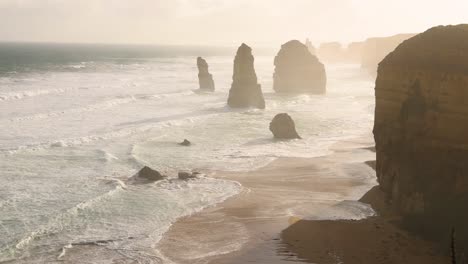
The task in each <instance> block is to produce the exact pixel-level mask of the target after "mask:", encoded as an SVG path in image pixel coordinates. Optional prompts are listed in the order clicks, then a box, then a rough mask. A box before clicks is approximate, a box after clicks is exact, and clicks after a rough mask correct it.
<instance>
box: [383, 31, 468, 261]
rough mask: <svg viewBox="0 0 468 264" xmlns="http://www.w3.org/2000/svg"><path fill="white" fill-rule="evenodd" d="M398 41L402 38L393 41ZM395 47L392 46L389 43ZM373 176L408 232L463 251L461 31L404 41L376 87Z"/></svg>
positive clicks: (466, 86) (465, 78)
mask: <svg viewBox="0 0 468 264" xmlns="http://www.w3.org/2000/svg"><path fill="white" fill-rule="evenodd" d="M400 40H401V38H400ZM395 41H396V40H395ZM375 93H376V108H375V125H374V137H375V143H376V151H377V163H376V171H377V177H378V181H379V184H380V188H381V190H382V191H383V192H384V193H385V194H386V200H387V202H388V203H389V204H391V206H392V207H393V208H394V210H396V211H397V212H398V214H400V215H401V216H403V219H404V222H405V225H406V226H407V227H408V228H411V229H412V230H414V231H416V232H418V233H419V234H421V235H424V236H426V237H428V238H432V239H435V240H436V241H438V242H441V244H442V245H444V246H445V247H449V245H450V240H451V239H452V238H451V231H452V229H454V230H455V234H456V242H457V243H456V244H457V247H458V248H457V251H458V252H467V250H468V225H467V224H466V223H467V222H468V210H466V209H467V204H468V162H467V161H468V136H467V135H468V104H467V102H468V25H458V26H445V27H444V26H440V27H435V28H432V29H429V30H428V31H426V32H424V33H422V34H419V35H417V36H415V37H413V38H410V39H408V40H406V41H404V42H403V43H402V44H401V45H399V46H398V47H397V48H396V50H395V51H394V52H392V53H390V54H389V55H388V56H387V57H386V58H385V59H384V60H383V61H382V62H381V63H380V64H379V68H378V76H377V81H376V87H375Z"/></svg>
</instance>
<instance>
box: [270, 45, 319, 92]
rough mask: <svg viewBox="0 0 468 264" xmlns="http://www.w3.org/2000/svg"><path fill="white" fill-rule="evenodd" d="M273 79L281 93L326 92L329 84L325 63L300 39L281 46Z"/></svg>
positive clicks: (274, 85)
mask: <svg viewBox="0 0 468 264" xmlns="http://www.w3.org/2000/svg"><path fill="white" fill-rule="evenodd" d="M273 80H274V83H273V89H274V90H275V91H276V92H280V93H325V91H326V84H327V77H326V73H325V67H324V65H323V64H322V63H321V62H320V61H319V60H318V58H317V57H316V56H314V55H312V54H311V53H310V52H309V50H308V49H307V46H306V45H304V44H302V43H301V42H300V41H298V40H291V41H289V42H287V43H286V44H284V45H282V46H281V50H280V51H279V52H278V55H277V56H276V57H275V73H274V75H273Z"/></svg>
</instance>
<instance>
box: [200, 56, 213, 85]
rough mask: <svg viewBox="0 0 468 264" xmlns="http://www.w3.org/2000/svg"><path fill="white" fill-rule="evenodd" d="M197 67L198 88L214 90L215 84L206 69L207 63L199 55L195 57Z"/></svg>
mask: <svg viewBox="0 0 468 264" xmlns="http://www.w3.org/2000/svg"><path fill="white" fill-rule="evenodd" d="M197 67H198V83H199V84H200V90H204V91H214V90H215V85H214V81H213V75H211V74H210V73H209V71H208V63H207V62H206V60H204V59H203V58H201V57H198V58H197Z"/></svg>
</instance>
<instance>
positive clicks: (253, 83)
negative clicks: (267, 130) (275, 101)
mask: <svg viewBox="0 0 468 264" xmlns="http://www.w3.org/2000/svg"><path fill="white" fill-rule="evenodd" d="M228 105H229V106H230V107H234V108H243V107H255V108H260V109H264V108H265V100H264V98H263V93H262V88H261V86H260V84H258V83H257V74H256V73H255V68H254V57H253V55H252V49H251V48H250V47H249V46H247V45H245V44H244V43H243V44H242V45H241V46H240V47H239V49H238V50H237V54H236V58H235V59H234V74H233V76H232V86H231V90H229V98H228Z"/></svg>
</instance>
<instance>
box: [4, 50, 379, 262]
mask: <svg viewBox="0 0 468 264" xmlns="http://www.w3.org/2000/svg"><path fill="white" fill-rule="evenodd" d="M70 50H75V51H74V52H70ZM253 52H254V55H255V67H256V71H257V75H258V77H259V83H261V84H262V88H263V92H264V94H265V99H266V105H267V108H266V109H265V110H253V109H243V110H233V109H229V108H228V107H226V99H227V93H228V90H229V88H230V85H231V82H232V70H233V69H232V61H233V56H234V53H235V49H229V48H220V49H214V50H213V49H210V48H199V49H196V48H188V49H187V48H182V47H164V48H161V47H160V48H155V47H151V48H142V47H122V46H113V48H109V47H104V46H73V45H65V46H61V45H46V44H41V45H37V46H35V45H33V44H27V45H25V46H22V45H19V46H17V45H13V44H2V45H0V54H1V55H0V61H1V65H0V171H1V178H0V237H2V238H6V239H1V240H0V262H1V261H6V260H10V259H16V260H17V263H22V262H23V261H24V262H28V261H29V262H34V261H33V260H31V259H29V257H30V256H34V257H35V258H36V260H35V261H37V259H40V260H42V261H49V262H51V261H56V260H57V258H59V256H60V255H61V253H64V254H66V250H65V251H63V250H62V249H63V248H64V247H66V246H67V245H73V244H80V243H91V242H95V241H110V242H108V243H107V244H106V243H104V244H106V245H105V246H106V247H108V248H110V249H116V250H117V249H119V250H122V251H125V252H127V253H128V254H130V253H129V252H140V253H141V254H140V255H138V254H137V253H134V254H136V256H134V257H135V258H137V259H147V258H148V256H145V255H144V254H143V253H145V254H150V252H153V251H154V250H153V247H154V246H155V245H156V243H157V241H159V239H160V238H161V235H163V233H164V232H165V231H166V230H167V228H168V227H169V226H170V224H171V223H173V222H174V221H175V220H176V219H177V218H179V217H181V216H184V215H188V214H190V213H193V212H196V211H199V210H201V209H203V208H205V207H207V206H211V205H214V204H216V203H219V202H221V201H223V200H225V199H227V198H228V197H231V196H232V195H235V194H237V193H238V192H240V191H241V190H242V186H240V185H239V184H238V183H236V182H231V181H225V180H219V179H213V178H209V177H206V178H202V179H201V180H199V181H193V182H188V183H187V182H182V181H178V180H175V179H173V180H169V181H164V182H161V183H158V184H154V185H149V186H126V185H125V184H123V183H122V181H124V180H125V179H126V178H128V177H130V176H132V175H133V174H135V173H136V172H137V171H138V170H139V169H140V168H141V167H142V166H145V165H147V166H151V167H152V168H154V169H157V170H159V171H162V172H165V173H167V174H169V175H172V176H174V175H175V173H176V172H177V171H179V170H183V169H189V170H229V171H246V170H253V169H255V168H258V167H261V166H264V165H266V164H268V163H269V162H271V161H272V160H274V159H276V158H278V157H316V156H321V155H326V154H328V153H330V150H329V147H330V146H331V145H333V144H334V143H335V142H337V141H339V140H343V139H347V138H349V139H351V138H356V137H360V136H366V135H368V134H369V131H371V127H372V124H373V108H374V105H373V104H374V103H373V79H372V78H371V77H370V76H368V75H367V74H366V73H363V72H362V71H361V70H360V67H359V65H328V66H327V75H328V92H327V94H326V95H306V94H304V95H291V96H280V95H277V94H275V93H273V90H272V74H273V67H274V66H273V59H274V56H273V55H268V52H266V51H263V50H262V51H259V52H258V53H257V52H256V50H255V48H254V51H253ZM15 54H16V55H18V54H22V55H21V56H19V55H18V56H16V55H15ZM51 54H52V56H51ZM199 55H203V56H204V57H205V59H206V60H207V62H208V64H209V65H210V72H211V73H212V74H213V77H214V81H215V83H216V88H217V90H216V92H214V93H198V92H195V90H196V89H197V88H198V80H197V68H196V57H197V56H199ZM280 112H288V113H289V114H290V115H291V116H292V117H293V118H294V120H295V121H296V124H297V130H298V132H299V134H300V135H301V136H302V137H303V140H292V141H276V140H273V139H272V135H271V133H270V131H268V125H269V122H270V121H271V119H272V118H273V117H274V115H275V114H277V113H280ZM184 138H187V139H189V140H190V141H192V142H193V146H192V147H190V148H184V147H181V146H179V145H178V144H177V143H178V142H180V141H182V140H183V139H184ZM65 249H66V248H65ZM142 252H143V253H142ZM151 254H153V253H151ZM96 263H99V262H98V261H97V262H96Z"/></svg>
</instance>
